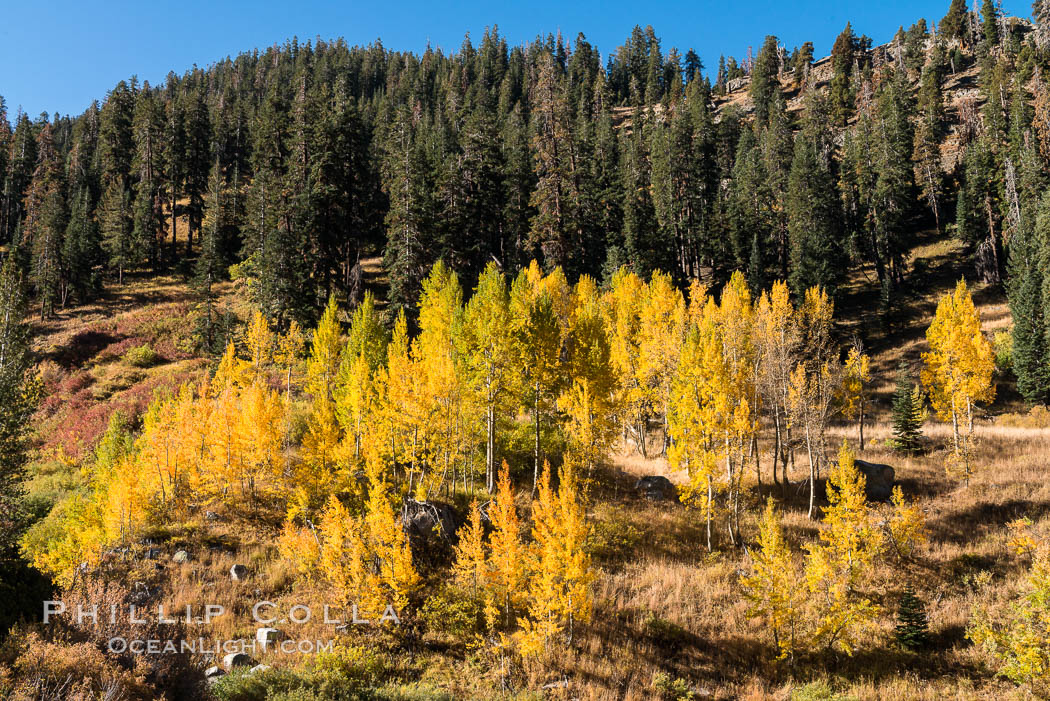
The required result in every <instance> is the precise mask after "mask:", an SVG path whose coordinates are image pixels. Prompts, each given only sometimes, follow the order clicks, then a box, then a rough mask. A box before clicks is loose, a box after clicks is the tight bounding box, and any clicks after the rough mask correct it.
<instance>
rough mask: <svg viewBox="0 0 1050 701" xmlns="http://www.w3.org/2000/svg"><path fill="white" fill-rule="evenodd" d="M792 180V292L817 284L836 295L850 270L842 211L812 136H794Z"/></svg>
mask: <svg viewBox="0 0 1050 701" xmlns="http://www.w3.org/2000/svg"><path fill="white" fill-rule="evenodd" d="M788 181H789V183H788V194H787V201H786V208H787V218H788V233H789V236H790V241H791V272H790V275H789V277H788V281H789V283H790V286H791V290H792V292H794V294H795V296H796V297H797V298H799V299H801V298H802V296H803V294H804V293H805V291H806V290H807V289H808V288H810V287H812V286H814V285H818V286H820V287H823V288H824V289H826V290H827V292H828V294H829V295H831V296H834V295H835V290H836V288H837V287H838V285H839V284H840V283H841V281H842V278H843V273H844V272H845V268H846V260H845V257H844V255H843V254H844V251H845V248H844V247H843V245H842V220H841V210H840V207H839V198H838V193H837V191H836V189H835V181H834V180H833V178H832V176H831V173H830V172H829V170H828V166H827V164H826V163H825V162H824V159H823V158H821V157H819V155H818V154H817V150H816V147H815V145H814V144H813V142H812V141H811V140H810V139H807V138H803V137H800V138H798V139H796V140H795V155H794V158H793V159H792V161H791V174H790V177H789V178H788Z"/></svg>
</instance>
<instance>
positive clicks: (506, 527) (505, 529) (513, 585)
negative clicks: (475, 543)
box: [485, 461, 528, 628]
mask: <svg viewBox="0 0 1050 701" xmlns="http://www.w3.org/2000/svg"><path fill="white" fill-rule="evenodd" d="M489 518H490V519H492V526H493V529H494V530H493V532H492V534H491V535H490V536H489V547H490V552H489V570H488V571H489V576H490V577H491V581H492V592H493V600H492V602H491V604H490V605H489V606H488V607H487V608H486V611H485V617H486V619H487V620H488V622H489V627H493V628H494V627H496V621H497V619H498V617H499V615H500V611H499V607H502V609H503V624H504V626H506V627H510V625H511V624H512V623H513V621H514V613H515V610H516V609H517V608H518V607H519V605H520V603H521V600H522V597H523V596H524V594H525V591H524V589H525V583H526V575H527V572H528V571H527V567H526V553H527V549H526V547H525V544H524V543H523V542H522V540H521V522H520V521H519V520H518V509H517V506H516V505H515V503H514V491H513V489H512V488H511V484H510V468H508V467H507V463H506V461H504V463H503V465H502V466H501V467H500V471H499V479H498V481H497V483H496V499H495V501H494V502H493V503H492V505H491V507H490V509H489Z"/></svg>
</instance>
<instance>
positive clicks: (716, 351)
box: [667, 290, 725, 551]
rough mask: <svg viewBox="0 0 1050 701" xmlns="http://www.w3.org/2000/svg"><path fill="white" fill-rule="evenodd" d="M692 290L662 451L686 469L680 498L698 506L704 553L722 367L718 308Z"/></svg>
mask: <svg viewBox="0 0 1050 701" xmlns="http://www.w3.org/2000/svg"><path fill="white" fill-rule="evenodd" d="M696 292H697V293H698V294H694V295H693V296H692V298H691V300H690V309H691V310H692V313H691V314H690V317H691V318H692V319H693V322H692V324H693V325H692V328H691V329H690V331H689V334H688V335H687V337H686V340H685V344H684V345H683V346H682V351H681V357H680V360H679V363H678V369H677V371H676V372H675V376H674V380H673V381H672V384H671V414H670V420H669V424H670V433H671V439H672V443H671V448H670V449H669V450H668V453H667V454H668V459H669V461H670V463H671V465H672V466H674V467H676V468H678V469H685V470H687V471H688V473H689V488H688V490H687V493H686V498H687V500H688V501H690V502H692V503H694V504H696V505H697V506H699V507H700V510H701V513H702V515H703V518H704V521H705V522H706V529H707V549H708V550H709V551H710V550H711V548H712V534H711V524H712V521H713V520H714V511H715V489H716V480H717V479H718V474H717V467H716V463H717V455H716V452H715V440H716V439H717V437H718V436H719V434H720V432H721V426H720V419H719V412H718V406H717V402H716V397H717V394H718V387H719V386H721V384H722V381H721V377H722V376H723V375H724V373H725V371H724V367H723V356H722V347H721V341H720V339H719V338H718V327H717V316H718V307H717V305H716V304H715V302H714V300H713V299H711V298H710V297H707V296H706V295H705V296H704V297H703V298H701V297H700V296H699V293H700V291H699V290H697V291H696ZM705 300H706V303H705ZM697 309H702V310H703V311H702V312H701V311H696V310H697Z"/></svg>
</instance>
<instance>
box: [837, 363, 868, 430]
mask: <svg viewBox="0 0 1050 701" xmlns="http://www.w3.org/2000/svg"><path fill="white" fill-rule="evenodd" d="M870 380H871V359H870V358H868V356H867V355H866V354H864V353H862V352H861V351H860V349H859V348H857V347H856V346H854V347H852V348H850V349H849V355H848V356H847V357H846V362H845V365H844V366H843V368H842V413H843V414H844V415H845V416H846V418H847V419H856V420H857V440H858V444H857V445H858V446H859V450H864V407H865V403H866V400H867V391H866V390H867V384H868V382H869V381H870Z"/></svg>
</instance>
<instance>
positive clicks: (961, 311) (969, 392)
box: [921, 280, 995, 481]
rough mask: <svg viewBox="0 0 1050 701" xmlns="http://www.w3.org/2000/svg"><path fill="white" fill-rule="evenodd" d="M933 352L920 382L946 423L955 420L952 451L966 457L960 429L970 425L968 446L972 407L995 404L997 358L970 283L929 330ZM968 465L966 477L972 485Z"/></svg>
mask: <svg viewBox="0 0 1050 701" xmlns="http://www.w3.org/2000/svg"><path fill="white" fill-rule="evenodd" d="M926 341H927V343H928V344H929V346H930V350H929V351H927V352H925V353H923V354H922V360H923V363H924V366H923V369H922V373H921V379H922V384H923V386H925V387H926V390H927V392H928V393H929V397H930V403H931V404H932V405H933V408H934V410H935V411H936V412H937V416H938V417H940V419H941V420H942V421H947V420H951V422H952V436H953V448H954V452H955V455H956V456H959V455H960V453H961V452H962V449H963V446H962V441H961V439H960V428H959V423H960V421H962V420H963V418H965V419H966V424H967V440H969V439H970V438H971V437H972V435H973V406H974V404H975V403H978V402H990V401H992V400H993V399H995V383H994V380H993V376H994V372H995V353H994V351H993V349H992V344H991V343H990V342H989V341H988V339H987V338H985V336H984V334H983V333H981V315H980V312H978V311H977V308H976V307H975V306H974V303H973V298H972V297H971V296H970V291H969V290H968V289H967V288H966V281H965V280H960V281H959V283H958V285H956V287H955V291H954V292H952V293H949V294H946V295H944V296H943V297H942V298H941V300H940V302H939V303H938V304H937V312H936V314H935V315H934V317H933V322H931V323H930V327H929V328H928V329H927V330H926ZM969 475H970V467H969V460H968V459H966V460H965V476H966V479H967V481H968V480H969Z"/></svg>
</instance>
